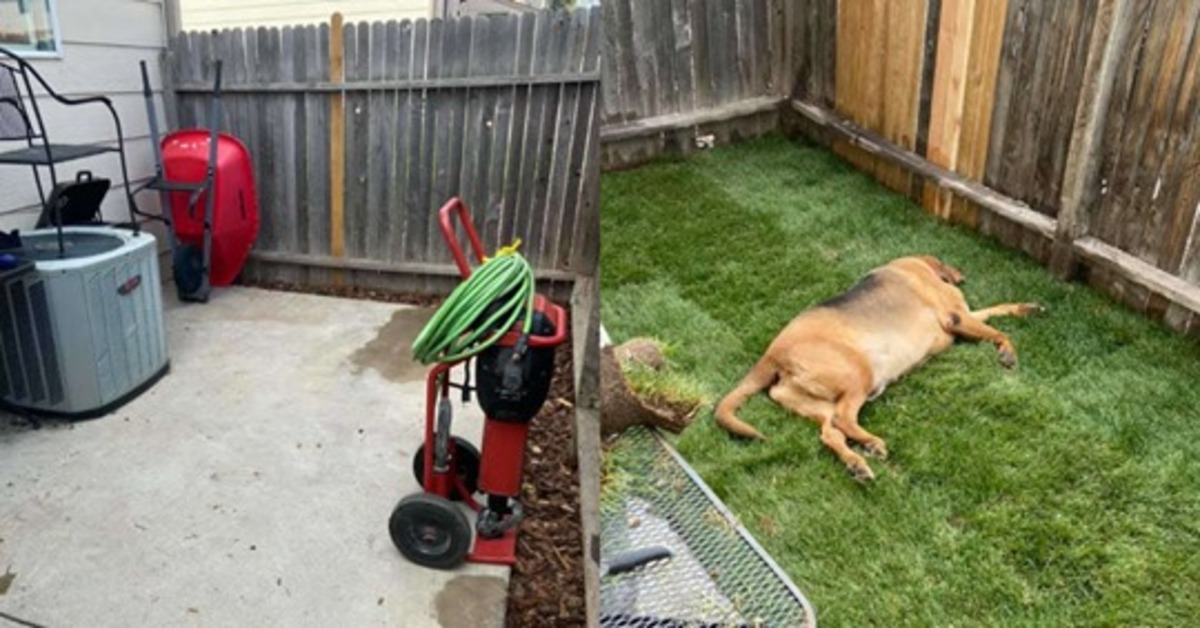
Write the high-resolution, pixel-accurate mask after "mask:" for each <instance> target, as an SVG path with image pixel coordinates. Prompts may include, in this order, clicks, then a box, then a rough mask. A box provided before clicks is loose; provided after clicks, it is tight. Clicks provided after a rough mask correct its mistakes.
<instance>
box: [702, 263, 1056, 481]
mask: <svg viewBox="0 0 1200 628" xmlns="http://www.w3.org/2000/svg"><path fill="white" fill-rule="evenodd" d="M963 279H964V278H963V274H962V273H961V272H959V271H958V269H956V268H954V267H952V266H950V265H948V264H944V263H942V262H941V261H940V260H938V259H937V258H934V257H930V256H920V257H902V258H900V259H897V260H894V261H892V262H890V263H888V264H886V265H884V266H881V267H879V268H876V269H875V270H873V271H871V272H870V273H869V274H868V275H867V276H866V277H864V278H863V279H862V280H861V281H859V282H858V284H857V285H855V286H854V287H853V288H851V289H850V290H849V291H848V292H845V293H843V294H841V295H839V296H837V297H834V298H832V299H830V300H828V301H825V302H824V303H821V304H819V305H817V306H815V307H813V308H810V309H808V310H806V311H804V312H802V313H801V314H800V315H799V316H797V317H796V318H794V319H792V321H791V322H790V323H788V325H787V327H784V329H783V331H782V332H780V333H779V335H778V336H777V337H776V338H775V340H774V341H772V342H771V346H770V347H768V348H767V352H766V354H765V355H763V357H762V359H760V360H759V361H758V363H757V364H755V365H754V368H752V369H750V373H749V374H747V375H746V377H745V378H744V379H743V380H742V382H741V383H740V384H738V386H737V388H734V389H733V391H732V392H730V393H729V394H728V395H726V396H725V398H724V399H722V400H721V402H720V403H718V404H717V408H716V411H715V415H716V419H717V423H718V424H720V425H721V427H723V428H725V429H726V430H729V431H730V432H732V433H734V434H737V435H739V436H744V437H747V438H757V439H765V437H764V436H763V435H762V433H760V432H759V431H758V430H756V429H754V428H753V427H752V426H750V425H749V424H747V423H745V422H744V421H742V420H741V419H739V418H738V417H737V415H735V414H734V412H735V411H736V410H737V409H738V406H740V405H742V403H744V402H745V401H746V399H748V398H749V397H750V396H751V395H753V394H755V393H757V392H758V391H760V390H762V389H764V388H767V387H770V393H769V394H770V396H771V399H773V400H775V402H776V403H778V404H779V405H781V406H783V407H785V408H787V409H788V410H791V411H792V412H795V413H796V414H799V415H801V416H805V417H808V418H810V419H812V420H814V421H816V422H818V423H820V424H821V442H823V443H825V445H826V446H827V447H829V448H830V449H832V450H833V452H834V453H835V454H837V456H838V458H841V460H842V462H843V463H845V464H846V467H847V468H848V469H849V470H850V473H851V474H853V475H854V477H855V479H858V480H860V481H866V480H873V479H874V478H875V474H874V473H873V472H872V471H871V467H870V466H869V465H868V464H867V461H866V460H865V459H863V457H862V456H860V455H859V454H858V453H856V452H855V451H854V450H852V449H850V447H849V446H847V444H846V440H847V438H849V439H850V440H853V441H856V442H858V443H861V444H862V446H863V449H864V450H865V451H866V453H867V455H869V456H874V457H878V458H880V459H884V458H887V454H888V450H887V444H886V443H884V442H883V439H882V438H879V437H878V436H875V435H874V434H871V433H870V432H868V431H866V430H864V429H863V428H862V427H861V426H859V424H858V411H859V410H860V409H861V408H862V406H863V404H864V403H866V402H867V401H869V400H871V399H874V398H876V397H878V396H879V395H880V394H882V393H883V390H884V388H886V387H887V385H888V384H890V383H892V382H894V381H896V380H897V379H899V378H900V377H901V376H902V375H904V374H905V373H907V372H909V371H911V370H912V369H914V368H916V367H917V366H919V365H920V364H921V363H922V362H924V361H925V360H926V359H927V358H929V357H930V356H933V355H937V354H938V353H941V352H942V351H945V350H946V349H948V348H950V345H952V344H954V338H955V337H956V336H961V337H963V338H968V339H971V340H986V341H988V342H991V343H992V344H994V345H996V351H997V352H998V353H999V356H1000V363H1001V364H1003V365H1004V366H1006V367H1009V368H1011V367H1013V366H1015V365H1016V363H1017V352H1016V349H1014V348H1013V346H1012V342H1010V341H1009V339H1008V336H1006V335H1004V334H1003V333H1002V332H1000V331H997V330H996V329H994V328H992V327H989V326H988V325H987V323H986V321H987V320H988V318H990V317H992V316H1006V315H1007V316H1026V315H1028V314H1030V313H1032V312H1036V311H1040V310H1041V309H1042V308H1041V307H1040V306H1038V305H1037V304H1034V303H1019V304H1018V303H1008V304H1004V305H996V306H993V307H989V308H986V309H982V310H974V311H972V310H971V308H970V307H969V306H968V305H967V301H966V299H965V298H964V297H963V293H962V291H961V290H959V289H958V284H960V283H962V282H963Z"/></svg>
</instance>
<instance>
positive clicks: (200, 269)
mask: <svg viewBox="0 0 1200 628" xmlns="http://www.w3.org/2000/svg"><path fill="white" fill-rule="evenodd" d="M171 269H172V270H173V271H174V272H175V287H176V288H178V289H179V296H181V297H183V296H189V295H193V294H196V292H197V291H199V290H200V283H201V282H202V281H203V280H204V256H203V255H201V251H200V249H199V248H197V247H196V246H195V245H193V244H180V245H179V246H177V247H175V259H174V260H173V263H172V267H171Z"/></svg>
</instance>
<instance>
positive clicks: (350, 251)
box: [345, 22, 374, 259]
mask: <svg viewBox="0 0 1200 628" xmlns="http://www.w3.org/2000/svg"><path fill="white" fill-rule="evenodd" d="M345 32H346V34H345V45H346V83H347V84H361V83H369V82H370V79H371V53H372V52H373V51H372V49H371V25H370V24H368V23H366V22H358V23H356V24H347V25H346V27H345ZM373 92H374V90H369V91H361V90H355V91H352V92H349V93H347V94H346V111H345V116H346V191H345V197H346V201H345V216H346V223H345V224H346V234H345V245H346V256H347V257H351V258H359V259H362V258H366V257H368V255H367V251H366V250H365V247H366V232H367V230H368V229H370V222H369V221H368V219H367V204H368V203H369V202H370V199H369V197H368V194H367V191H368V185H369V179H370V176H368V173H369V172H370V162H371V159H370V157H371V150H372V142H371V124H372V123H371V120H372V117H373V116H372V115H371V104H372V98H373Z"/></svg>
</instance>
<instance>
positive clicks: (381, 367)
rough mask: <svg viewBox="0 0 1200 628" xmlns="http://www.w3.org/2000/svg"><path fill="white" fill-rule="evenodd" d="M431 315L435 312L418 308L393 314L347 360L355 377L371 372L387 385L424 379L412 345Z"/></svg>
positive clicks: (397, 311)
mask: <svg viewBox="0 0 1200 628" xmlns="http://www.w3.org/2000/svg"><path fill="white" fill-rule="evenodd" d="M434 311H435V310H434V308H430V307H419V308H405V309H400V310H396V311H395V312H393V313H392V318H391V320H389V321H388V322H387V323H385V324H384V326H383V327H380V328H379V332H378V333H377V334H376V335H375V337H374V338H373V339H371V341H370V342H368V343H367V344H365V345H363V346H361V347H359V349H358V350H357V351H355V352H354V355H351V356H350V362H351V363H353V364H354V366H355V370H354V372H355V374H358V373H362V372H363V371H364V370H365V369H368V368H372V369H375V370H376V371H379V374H380V375H382V376H383V378H384V379H386V380H388V381H393V382H410V381H414V380H421V379H424V378H425V374H426V371H427V367H425V366H424V365H422V364H421V363H419V362H416V361H414V360H413V359H412V342H413V341H414V340H416V339H417V334H419V333H421V328H422V327H424V326H425V323H427V322H428V321H429V319H430V318H431V317H432V316H433V313H434Z"/></svg>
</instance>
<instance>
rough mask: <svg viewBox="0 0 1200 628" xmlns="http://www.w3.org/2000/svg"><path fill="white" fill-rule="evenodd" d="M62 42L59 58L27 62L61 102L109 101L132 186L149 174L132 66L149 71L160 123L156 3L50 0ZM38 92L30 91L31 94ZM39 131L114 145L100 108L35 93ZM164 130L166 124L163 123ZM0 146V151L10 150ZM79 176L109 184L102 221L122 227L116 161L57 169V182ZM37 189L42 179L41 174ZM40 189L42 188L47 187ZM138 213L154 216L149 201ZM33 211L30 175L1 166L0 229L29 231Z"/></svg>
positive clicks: (160, 26)
mask: <svg viewBox="0 0 1200 628" xmlns="http://www.w3.org/2000/svg"><path fill="white" fill-rule="evenodd" d="M54 2H55V5H56V7H55V8H56V10H57V12H58V25H59V28H60V30H61V36H62V54H61V56H60V57H58V58H51V59H32V60H31V61H30V62H31V63H32V64H33V66H34V67H35V68H37V70H38V72H40V73H41V74H42V76H43V77H44V78H45V79H46V82H48V83H49V84H50V85H51V86H52V87H53V88H54V89H55V90H56V91H58V92H59V93H61V94H62V95H64V96H76V97H77V96H84V95H96V94H102V95H106V96H108V97H109V98H110V99H111V100H112V102H113V106H114V107H115V108H116V110H117V115H118V116H119V117H120V119H121V126H122V127H123V128H122V130H123V131H124V135H125V150H126V154H127V157H128V159H129V177H130V180H131V181H132V182H133V184H134V185H135V186H136V185H137V182H139V181H144V180H145V179H147V178H149V177H150V176H151V175H152V174H153V173H154V157H153V155H152V152H151V146H150V140H149V135H150V133H149V122H148V120H147V118H146V107H145V101H144V100H143V97H142V82H141V74H140V72H139V70H138V61H140V60H145V61H146V62H147V63H148V64H149V66H150V80H151V85H152V87H153V89H154V92H155V105H156V107H157V108H158V115H159V120H160V121H163V120H164V118H163V108H162V95H161V76H162V72H161V71H160V67H159V64H160V57H161V53H162V51H163V50H164V49H165V47H166V41H167V35H166V26H165V23H166V22H165V20H164V19H163V10H164V7H163V3H162V2H161V1H159V0H54ZM35 89H37V88H35ZM39 95H40V99H39V103H40V105H41V107H42V113H43V115H44V116H45V118H46V129H47V131H48V133H49V134H50V137H51V139H52V140H54V141H55V142H61V143H85V142H86V143H93V142H103V143H114V144H115V142H116V139H117V134H116V130H115V129H114V127H113V124H112V118H111V117H110V116H109V115H108V112H107V110H106V109H105V108H104V107H101V106H99V105H82V106H77V107H65V106H63V105H60V104H58V103H56V102H54V101H53V99H51V98H49V97H48V96H45V95H42V94H41V92H40V91H39ZM162 124H163V126H165V122H162ZM16 146H17V145H16V144H13V143H10V142H0V150H5V149H9V148H14V147H16ZM79 170H91V171H92V172H93V173H94V174H95V175H96V176H98V177H106V178H108V179H111V180H112V184H113V187H112V189H111V190H110V191H109V194H108V196H107V197H106V199H105V201H104V205H103V208H102V209H103V212H104V217H105V219H106V220H110V221H123V220H125V219H127V217H128V209H127V207H126V204H125V200H124V197H125V194H124V190H123V189H122V188H121V187H120V185H121V170H120V161H119V160H118V158H117V156H116V153H112V154H106V155H101V156H99V157H94V158H91V159H81V160H78V161H72V162H67V163H65V164H59V166H58V173H59V178H60V179H62V180H67V179H73V178H74V176H75V173H76V172H78V171H79ZM42 173H43V175H44V176H43V177H42V178H43V183H45V182H46V181H47V180H48V179H47V176H45V175H46V170H45V169H42ZM46 185H47V188H48V187H49V186H48V184H46ZM142 200H145V201H147V202H146V205H145V207H144V209H146V210H148V211H156V210H157V206H156V205H155V204H154V202H153V199H151V198H150V195H147V196H144V197H143V198H141V199H139V201H142ZM39 211H40V207H39V201H38V194H37V187H36V185H35V182H34V178H33V172H32V171H31V169H30V168H27V167H17V166H4V167H0V229H3V230H5V231H8V230H11V229H29V228H32V227H33V225H34V223H35V222H36V221H37V216H38V213H39Z"/></svg>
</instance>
